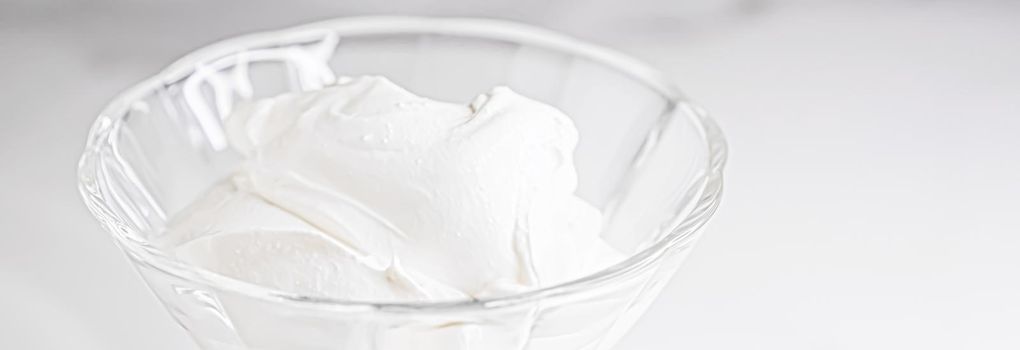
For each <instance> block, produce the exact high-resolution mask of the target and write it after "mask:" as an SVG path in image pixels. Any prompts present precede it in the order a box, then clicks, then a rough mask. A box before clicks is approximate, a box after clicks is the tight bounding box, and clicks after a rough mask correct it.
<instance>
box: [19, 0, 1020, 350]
mask: <svg viewBox="0 0 1020 350" xmlns="http://www.w3.org/2000/svg"><path fill="white" fill-rule="evenodd" d="M359 6H360V7H359ZM478 6H479V5H476V4H474V2H469V1H454V2H445V3H442V4H436V3H433V2H423V1H396V2H393V3H387V4H378V5H354V4H348V5H342V4H333V2H331V1H307V2H302V3H301V4H299V5H286V6H273V5H272V4H270V3H268V2H265V1H257V2H241V1H231V2H223V1H218V2H200V1H195V0H186V1H180V2H167V3H158V2H155V1H147V0H138V1H103V2H77V1H65V0H47V1H41V2H33V1H28V0H15V1H11V0H8V1H3V2H0V106H2V108H3V110H4V112H3V113H2V114H0V169H2V171H0V184H2V186H3V187H2V189H3V192H2V195H0V348H2V349H83V350H91V349H146V350H171V349H173V350H182V349H194V345H193V344H192V343H191V342H190V340H188V339H187V337H186V335H185V334H184V332H183V331H182V330H180V329H179V328H178V327H177V326H176V325H175V324H174V323H173V321H172V320H171V319H170V317H169V316H168V315H166V313H165V312H164V311H163V310H162V309H161V308H160V306H159V304H158V303H157V301H156V300H155V298H154V297H153V296H152V295H151V294H149V293H148V291H147V290H146V288H145V287H144V286H143V284H142V282H141V281H140V279H139V278H138V277H137V276H136V275H135V274H134V272H133V271H132V270H131V269H130V267H129V266H128V264H127V262H126V260H125V259H124V258H123V256H122V255H121V254H120V253H119V252H118V250H117V249H116V248H115V247H114V245H113V243H112V241H111V239H109V238H108V237H107V236H106V235H105V234H104V233H103V232H101V230H100V229H99V227H98V225H97V224H96V223H95V222H94V221H93V220H92V219H91V218H90V216H89V215H88V213H87V212H86V210H85V208H84V206H83V205H82V204H81V203H80V201H79V199H78V197H77V193H76V190H75V178H74V171H75V163H76V159H77V157H78V154H79V152H80V150H81V146H82V144H83V142H84V138H85V134H86V131H87V128H88V126H89V124H90V123H91V122H92V120H93V116H94V115H95V114H96V113H97V112H98V110H99V109H100V108H101V107H102V105H103V104H104V103H105V102H106V101H107V100H108V99H109V98H110V97H111V96H113V95H114V94H115V93H116V92H117V91H119V90H120V89H122V88H124V87H126V86H128V85H129V84H130V83H132V82H134V81H136V80H139V79H140V78H143V77H145V76H147V75H148V74H150V73H154V72H155V71H156V70H157V69H159V68H160V67H161V66H163V65H164V64H166V63H168V62H169V61H171V60H172V59H173V58H176V57H177V56H179V55H181V54H183V53H185V52H187V51H190V50H192V49H194V48H197V47H199V46H201V45H202V44H205V43H208V42H211V41H213V40H215V39H219V38H224V37H228V36H231V35H234V34H238V33H243V32H248V31H252V30H257V29H268V28H275V27H281V26H285V25H290V24H296V23H300V22H303V21H307V20H311V19H322V18H329V17H333V16H340V15H351V14H357V13H389V12H392V11H399V12H401V13H421V14H449V15H487V16H499V17H506V18H512V19H520V20H525V21H529V22H532V23H536V24H540V25H543V26H547V27H551V28H553V29H557V30H561V31H564V32H567V33H570V34H573V35H576V36H579V37H582V38H585V39H588V40H591V41H595V42H598V43H602V44H606V45H609V46H612V47H616V48H618V49H621V50H623V51H626V52H630V53H632V54H634V55H635V56H638V57H640V58H642V59H645V60H647V61H650V62H651V63H653V64H654V65H656V66H658V67H661V68H662V69H663V70H665V71H667V72H669V73H671V74H673V75H674V76H675V77H676V79H677V81H679V82H680V84H681V85H682V86H683V87H685V89H686V92H687V93H688V94H689V95H690V96H692V97H693V98H694V99H696V100H697V101H699V102H700V103H701V104H702V105H704V106H705V107H707V108H708V109H709V110H710V111H712V112H713V114H714V115H715V117H716V118H717V119H718V120H719V122H720V123H721V124H722V126H723V128H724V131H725V132H726V134H727V136H728V139H729V142H730V145H731V148H732V151H731V157H730V163H729V167H728V168H727V173H726V174H727V175H726V181H727V182H726V186H727V190H726V194H725V196H724V203H723V205H722V207H721V209H720V211H719V213H718V215H717V216H716V218H715V219H714V221H713V222H712V224H711V225H710V227H709V229H708V231H707V233H706V236H705V238H704V239H703V240H702V242H701V243H700V245H699V247H698V249H697V250H696V251H695V253H694V254H693V255H692V257H691V258H690V260H689V261H688V263H687V264H686V265H685V266H684V267H683V268H682V269H681V271H680V273H679V274H678V275H677V276H676V277H675V278H674V280H673V282H672V283H671V284H670V285H669V286H668V287H667V288H666V290H665V291H664V292H663V295H662V296H661V298H660V299H659V300H658V301H657V302H656V303H655V304H654V305H653V307H652V309H651V310H650V311H649V312H648V314H647V316H646V317H645V318H644V319H643V320H642V321H641V322H640V323H639V324H638V325H637V326H636V327H635V329H634V330H633V332H632V333H631V334H630V335H629V336H628V337H627V338H625V340H624V341H623V344H621V346H620V349H635V350H656V349H662V350H667V349H804V350H809V349H811V350H813V349H921V348H923V349H1017V348H1020V214H1018V212H1020V2H1009V1H968V2H965V1H956V2H952V1H885V2H871V1H861V2H851V1H844V2H837V1H813V2H812V1H755V0H744V1H736V0H733V1H720V2H709V3H697V4H690V3H683V2H678V4H671V2H670V1H666V0H661V1H627V2H612V1H608V0H604V1H575V2H562V1H557V2H551V3H546V2H543V1H538V0H534V1H524V2H516V3H515V2H509V1H507V2H503V1H498V2H493V3H488V4H486V5H485V6H484V7H478ZM280 7H283V8H280ZM242 8H244V9H246V10H245V11H240V9H242ZM225 17H226V18H230V19H229V21H222V20H219V19H220V18H225Z"/></svg>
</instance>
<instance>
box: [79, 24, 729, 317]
mask: <svg viewBox="0 0 1020 350" xmlns="http://www.w3.org/2000/svg"><path fill="white" fill-rule="evenodd" d="M323 33H335V34H339V35H340V36H343V35H359V34H362V35H364V34H398V33H433V34H445V35H458V36H468V37H474V38H479V39H492V40H503V41H512V42H519V43H522V44H527V45H534V46H540V47H545V48H550V49H554V50H557V51H560V52H568V53H571V54H574V55H578V56H583V57H585V58H586V59H590V60H592V61H595V62H598V63H600V64H603V65H606V66H608V67H610V68H613V69H616V70H618V71H620V72H622V73H625V74H627V75H628V76H629V77H631V78H634V79H637V80H639V81H640V82H642V83H644V84H646V85H648V86H649V87H651V88H653V89H654V90H656V91H658V92H659V93H661V94H662V95H663V96H664V97H665V98H667V99H668V100H669V101H670V102H671V103H675V105H676V108H679V109H683V110H684V112H686V113H685V114H687V115H690V116H691V117H692V118H691V122H693V123H694V124H695V125H696V126H698V127H699V128H700V129H699V130H697V131H698V132H699V133H700V134H701V135H702V136H703V137H704V142H705V145H706V149H707V150H708V156H707V157H706V159H707V160H706V162H707V164H705V170H704V175H703V176H702V178H701V179H700V181H701V185H700V189H699V192H700V193H699V195H698V196H697V201H696V202H694V204H693V205H692V206H691V209H690V210H689V211H688V214H687V216H686V217H684V218H683V219H682V220H675V221H674V222H676V224H674V225H673V227H671V228H670V229H669V233H668V234H666V235H663V236H662V237H661V238H660V239H659V240H658V241H656V242H655V243H654V244H651V245H649V246H648V247H646V248H644V249H642V250H640V251H638V252H636V253H634V254H632V255H630V256H629V257H628V258H627V259H625V260H623V261H621V262H619V263H617V264H615V265H613V266H610V267H608V268H605V269H603V270H600V271H598V272H595V273H592V274H588V275H585V276H582V277H579V278H577V279H573V280H570V281H567V282H563V283H560V284H556V285H552V286H547V287H542V288H538V289H534V290H530V291H527V292H523V293H517V294H511V295H505V296H499V297H492V298H480V299H469V300H458V301H440V302H371V301H361V300H347V299H340V298H329V297H318V296H307V295H300V294H296V293H289V292H284V291H279V290H276V289H272V288H269V287H263V286H260V285H256V284H252V283H248V282H244V281H241V280H236V279H233V278H230V277H227V276H223V275H220V274H217V273H214V272H212V271H209V270H206V269H204V268H201V267H197V266H194V265H191V264H187V263H185V262H183V261H180V260H177V259H174V258H172V257H170V256H169V255H167V254H165V253H163V252H162V251H161V250H159V249H156V248H155V247H152V246H151V245H149V244H148V243H147V242H145V241H143V240H140V239H137V238H135V237H137V235H134V234H133V232H132V231H133V229H131V228H130V227H128V226H127V225H125V224H124V223H123V220H122V219H121V218H119V217H118V216H117V215H116V214H114V213H113V211H112V210H110V209H109V207H107V206H106V204H105V203H104V201H103V198H102V195H101V194H100V193H99V191H98V189H97V188H96V184H95V181H94V175H93V174H95V172H96V170H97V168H96V166H95V158H96V157H97V156H99V154H100V153H101V152H103V150H104V148H105V147H106V145H109V144H110V138H111V137H112V136H114V135H115V132H113V131H114V130H115V129H116V128H117V126H118V125H119V124H118V123H117V121H118V120H120V119H122V118H123V117H124V115H125V113H124V112H125V111H127V110H128V108H129V107H130V105H131V103H132V102H133V101H136V100H138V99H140V98H141V97H143V96H146V95H148V94H149V93H150V92H152V91H154V90H156V89H157V88H158V87H160V86H163V85H164V84H168V83H171V82H173V81H176V80H177V79H179V78H181V77H183V76H186V75H189V74H191V73H192V72H194V71H195V70H196V69H199V68H198V67H196V63H199V62H204V61H208V60H210V59H215V58H218V57H222V56H225V55H229V54H232V53H235V52H237V51H239V50H244V49H247V48H250V47H252V46H259V45H265V44H266V43H273V42H285V41H300V40H303V39H307V38H321V37H322V34H323ZM726 157H727V145H726V141H725V139H724V137H723V134H722V132H721V131H720V130H719V127H718V126H717V124H716V123H715V122H714V121H713V120H712V119H711V118H710V117H709V116H708V115H707V114H706V113H705V111H704V110H703V109H701V108H699V107H697V106H696V105H694V104H692V103H691V102H690V101H689V100H688V99H687V98H686V97H684V96H683V95H682V94H681V93H680V91H679V89H677V88H676V87H675V86H674V85H673V84H672V83H671V82H670V80H669V79H668V78H666V76H665V75H664V74H662V73H660V72H659V71H657V70H655V69H653V68H651V67H650V66H648V65H646V64H645V63H642V62H640V61H638V60H635V59H633V58H631V57H629V56H627V55H624V54H622V53H619V52H617V51H615V50H612V49H607V48H603V47H600V46H596V45H593V44H588V43H585V42H582V41H580V40H577V39H574V38H571V37H568V36H566V35H563V34H559V33H556V32H553V31H550V30H547V29H542V28H538V27H534V26H531V25H525V24H521V23H517V22H511V21H504V20H495V19H479V18H463V17H405V16H363V17H341V18H336V19H331V20H325V21H319V22H313V23H310V24H304V25H298V26H294V27H290V28H285V29H279V30H272V31H264V32H258V33H253V34H247V35H242V36H237V37H234V38H230V39H226V40H221V41H218V42H216V43H214V44H211V45H208V46H205V47H203V48H200V49H198V50H195V51H193V52H191V53H189V54H187V55H185V56H184V57H183V58H180V59H178V60H177V61H175V62H174V63H172V64H170V65H169V66H167V68H165V69H164V70H162V71H160V72H159V73H157V74H156V75H154V76H152V77H150V78H148V79H145V80H143V81H142V82H139V83H137V84H135V85H133V86H132V87H130V88H128V89H127V90H125V91H123V92H122V93H120V94H118V95H117V96H116V97H115V98H114V99H113V100H111V101H110V102H109V103H108V104H107V105H106V107H104V109H103V111H102V112H101V113H100V115H99V116H98V118H97V119H96V121H95V122H94V123H93V125H92V128H91V129H90V131H89V136H88V140H87V143H86V146H85V150H84V152H83V154H82V156H81V159H80V160H79V163H78V189H79V192H80V194H81V196H82V198H83V200H84V201H85V204H86V206H87V207H88V208H89V210H90V211H91V212H92V214H93V216H94V217H95V218H96V219H97V220H98V221H100V223H101V224H102V226H103V228H104V229H105V230H107V231H108V232H109V233H110V234H111V235H113V236H114V238H115V241H116V243H117V245H118V246H120V248H121V249H122V250H124V252H125V253H126V254H127V255H128V256H129V257H130V258H132V260H133V263H136V264H141V265H145V266H147V267H150V268H153V269H155V270H158V271H160V272H162V273H165V274H168V275H171V276H173V277H176V278H180V279H183V280H187V281H190V282H194V283H198V284H200V285H203V286H207V287H210V288H212V289H216V290H224V291H228V292H232V293H238V294H241V295H244V296H250V297H254V298H258V299H262V300H265V301H270V302H276V303H285V304H288V305H290V306H294V307H311V308H315V309H331V310H333V309H335V310H342V311H346V312H358V311H374V312H395V313H405V312H446V311H468V310H474V309H494V308H505V307H512V306H515V305H520V304H526V303H529V302H531V301H537V300H545V299H550V298H559V297H567V296H572V295H576V294H580V293H584V292H586V291H591V290H595V289H597V288H598V287H600V286H602V285H605V284H607V283H610V282H612V281H614V280H619V279H621V278H623V277H626V276H630V275H633V274H636V273H641V272H642V271H645V270H647V269H649V268H651V267H654V266H655V265H656V264H655V263H656V262H657V261H658V260H660V259H662V258H663V257H664V256H665V255H666V253H668V252H670V251H673V250H678V249H682V248H683V247H686V246H688V245H690V244H692V243H693V242H694V241H695V240H696V239H697V237H698V233H699V232H700V229H701V227H702V226H704V224H705V223H706V222H707V221H708V220H709V218H710V217H711V216H712V214H713V213H714V212H715V210H716V209H717V208H718V206H719V202H720V197H721V194H722V173H723V168H724V166H725V163H726Z"/></svg>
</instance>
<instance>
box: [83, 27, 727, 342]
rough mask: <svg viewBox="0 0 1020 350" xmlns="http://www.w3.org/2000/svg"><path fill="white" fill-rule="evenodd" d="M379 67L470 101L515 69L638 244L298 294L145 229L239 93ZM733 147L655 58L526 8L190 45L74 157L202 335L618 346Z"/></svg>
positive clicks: (196, 175) (183, 195)
mask: <svg viewBox="0 0 1020 350" xmlns="http://www.w3.org/2000/svg"><path fill="white" fill-rule="evenodd" d="M366 74H372V75H383V76H386V77H388V78H390V79H391V80H393V81H394V82H396V83H398V84H399V85H402V86H404V87H406V88H408V89H409V90H411V91H413V92H416V93H418V94H421V95H424V96H427V97H431V98H436V99H441V100H447V101H461V102H465V103H466V102H468V101H469V99H471V98H472V97H474V96H475V95H477V94H478V93H480V92H484V91H487V90H488V89H489V88H491V87H493V86H497V85H507V86H509V87H511V88H512V89H514V90H516V91H517V92H519V93H522V94H524V95H525V96H529V97H531V98H535V99H538V100H541V101H544V102H546V103H549V104H551V105H554V106H556V107H558V108H560V109H562V110H563V111H564V112H566V113H567V115H569V116H571V118H573V119H574V121H575V123H576V125H577V127H578V129H579V131H580V135H581V136H580V143H579V145H578V149H577V152H576V163H577V164H576V165H577V169H578V172H579V195H580V196H581V197H583V198H585V199H587V200H588V201H590V202H592V203H593V204H595V205H596V206H598V207H600V208H601V209H602V210H603V212H604V213H605V217H606V222H605V232H604V233H603V236H604V238H605V239H606V240H607V241H608V242H610V243H611V244H612V245H614V246H615V247H616V248H617V249H619V250H621V251H624V252H627V253H628V254H629V258H628V259H626V260H625V261H623V262H621V263H619V264H616V265H615V266H612V267H610V268H608V269H606V270H603V271H601V272H598V273H596V274H593V275H589V276H583V277H581V278H579V279H577V280H574V281H571V282H568V283H564V284H561V285H556V286H549V287H546V288H542V289H539V290H534V291H530V292H527V293H522V294H517V295H510V296H504V297H497V298H492V299H485V300H470V301H462V302H447V303H385V304H380V303H369V302H363V301H357V300H336V299H328V298H316V297H309V296H304V295H294V294H290V293H285V292H281V291H276V290H271V289H267V288H264V287H260V286H257V285H252V284H248V283H245V282H243V281H238V280H233V279H230V278H227V277H224V276H221V275H217V274H215V273H212V272H210V271H207V270H204V269H201V268H198V267H196V266H189V265H187V264H185V263H182V262H180V261H177V260H175V259H173V258H172V257H170V256H168V255H166V254H164V252H162V251H161V250H160V249H157V248H156V247H155V246H153V245H152V244H151V242H153V241H154V240H155V239H157V238H159V237H158V236H159V235H160V234H161V232H162V231H161V229H162V228H163V227H164V225H165V223H166V221H167V219H168V218H170V217H173V216H174V215H175V214H176V213H177V212H179V211H180V210H181V209H182V208H184V207H185V206H186V205H187V204H188V203H189V202H191V201H192V200H194V199H195V198H196V197H197V196H199V195H200V194H201V193H202V192H204V191H205V190H206V189H208V188H209V187H210V186H211V185H212V184H214V183H216V182H218V181H219V180H221V179H222V178H223V177H225V176H226V175H227V174H228V173H229V172H230V171H231V170H232V167H233V166H235V165H236V164H237V162H238V157H237V155H236V154H234V152H233V151H232V150H230V149H229V148H228V147H227V146H226V143H225V142H224V138H223V134H222V129H221V126H220V120H221V118H222V117H223V116H225V115H226V114H227V113H228V112H229V111H230V109H231V107H232V106H233V104H234V102H235V101H239V100H248V99H253V98H260V97H266V96H272V95H276V94H279V93H283V92H286V91H294V90H309V89H318V88H321V87H322V86H324V85H328V84H330V83H332V82H333V81H334V80H335V79H336V77H338V76H343V75H347V76H357V75H366ZM725 157H726V147H725V143H724V140H723V138H722V135H721V134H720V132H719V130H718V129H717V127H716V125H715V124H714V123H713V122H712V121H711V120H710V119H709V118H708V117H706V116H705V114H704V113H703V112H702V111H701V110H700V109H698V108H696V107H694V106H692V105H691V104H690V103H689V102H688V101H687V100H686V99H684V98H683V97H682V96H681V95H680V93H679V92H678V91H677V90H676V89H675V88H674V87H673V85H672V84H671V83H669V82H668V80H667V79H666V78H665V77H664V76H663V75H662V74H660V73H658V72H656V71H655V70H653V69H650V68H649V67H647V66H646V65H644V64H642V63H639V62H637V61H634V60H632V59H630V58H628V57H626V56H623V55H621V54H619V53H616V52H613V51H610V50H607V49H603V48H600V47H596V46H593V45H590V44H585V43H582V42H579V41H576V40H573V39H570V38H566V37H563V36H561V35H558V34H555V33H551V32H548V31H545V30H541V29H536V28H532V27H528V26H524V25H520V24H513V23H506V22H497V21H491V20H478V19H434V18H433V19H427V18H404V17H401V18H392V17H385V18H380V17H370V18H346V19H338V20H333V21H327V22H321V23H315V24H311V25H305V26H300V27H296V28H291V29H286V30H281V31H274V32H268V33H260V34H254V35H247V36H243V37H238V38H234V39H230V40H226V41H223V42H220V43H218V44H215V45H212V46H209V47H206V48H204V49H201V50H198V51H196V52H194V53H192V54H189V55H187V56H186V57H184V58H183V59H181V60H179V61H178V62H176V63H174V64H172V65H171V66H170V67H168V68H167V69H165V70H164V71H163V72H161V73H159V74H157V75H156V76H154V77H152V78H149V79H147V80H145V81H143V82H141V83H139V84H137V85H135V86H134V87H132V88H130V89H129V90H127V91H126V92H124V93H122V94H121V95H120V96H118V97H117V98H115V99H114V100H113V101H112V102H110V104H109V105H108V106H107V107H106V108H105V110H104V111H103V112H102V114H101V115H100V116H99V118H98V120H96V122H95V124H94V126H93V128H92V130H91V132H90V134H89V138H88V143H87V146H86V150H85V152H84V154H83V156H82V158H81V162H80V165H79V181H80V184H79V186H80V190H81V193H82V196H83V197H84V200H85V203H86V205H87V206H88V207H89V209H90V210H91V211H92V213H93V214H94V215H95V217H96V218H97V219H98V220H99V222H100V223H101V224H102V225H103V227H104V228H105V229H106V230H107V231H109V232H110V233H111V234H112V235H113V237H114V238H115V240H116V242H117V244H118V245H119V246H120V247H121V248H122V249H123V250H124V252H126V254H127V255H128V257H129V258H130V261H131V262H132V263H133V264H134V265H135V266H136V268H137V270H138V271H139V273H140V275H141V276H142V277H143V278H144V280H145V281H146V282H147V283H148V285H149V286H150V287H151V288H152V290H153V291H154V292H155V294H156V296H157V297H158V298H159V299H160V300H161V301H162V302H163V304H164V305H165V306H166V308H167V309H168V310H169V311H170V313H171V314H172V316H173V317H174V318H175V319H176V320H177V322H179V323H180V324H181V326H183V327H184V328H185V329H187V331H188V332H189V334H191V336H192V337H193V338H194V340H195V341H196V342H197V343H198V344H199V345H200V346H201V347H202V348H204V349H260V350H270V349H272V350H277V349H279V350H305V349H316V350H318V349H352V350H360V349H376V350H391V349H400V350H403V349H445V350H449V349H454V350H455V349H487V350H501V349H530V350H535V349H556V350H571V349H608V348H611V347H612V346H613V345H614V344H615V343H616V341H617V340H618V339H619V338H620V337H621V336H622V335H623V334H624V333H625V332H626V331H627V330H628V329H629V328H630V326H631V325H632V324H633V323H634V322H635V321H636V320H637V318H638V317H639V316H640V315H641V314H642V313H643V312H644V310H645V308H647V307H648V305H649V304H650V303H651V302H652V300H653V299H654V298H655V296H656V295H657V294H658V292H659V291H660V289H661V288H662V286H663V285H664V284H665V283H666V281H667V280H668V279H669V277H670V276H671V275H672V274H673V273H674V272H675V271H676V269H677V267H678V266H679V265H680V263H681V262H682V261H683V260H684V257H685V256H686V255H687V253H688V252H689V251H690V250H691V247H692V245H693V243H694V242H695V240H696V239H697V237H698V232H699V230H700V228H701V227H702V225H703V224H704V223H705V222H706V221H707V220H708V218H709V217H710V216H711V215H712V213H713V212H714V210H715V208H716V207H717V205H718V203H719V195H720V191H721V188H722V168H723V163H724V161H725Z"/></svg>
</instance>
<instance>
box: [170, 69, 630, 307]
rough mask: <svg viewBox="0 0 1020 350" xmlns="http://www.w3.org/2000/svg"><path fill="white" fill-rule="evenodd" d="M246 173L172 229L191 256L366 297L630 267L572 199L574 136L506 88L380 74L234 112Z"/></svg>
mask: <svg viewBox="0 0 1020 350" xmlns="http://www.w3.org/2000/svg"><path fill="white" fill-rule="evenodd" d="M224 127H225V130H226V135H227V139H228V142H229V143H230V145H231V146H232V147H233V148H234V149H235V150H236V151H237V152H239V153H240V154H241V155H243V156H244V159H245V160H244V162H243V164H242V166H241V167H240V168H239V169H238V170H237V171H236V173H235V174H234V175H233V176H231V177H230V178H229V179H226V180H224V181H223V183H222V184H220V185H218V186H216V187H215V188H214V189H212V190H211V191H209V192H208V193H207V194H206V195H204V196H203V197H202V198H200V199H199V200H198V201H196V202H195V203H194V204H192V205H191V207H189V209H188V210H186V211H185V212H184V213H182V214H181V215H179V216H178V217H176V218H175V219H174V220H173V222H171V224H170V227H169V230H170V232H172V233H173V234H172V235H171V236H172V237H175V238H174V239H175V240H176V241H175V242H174V244H173V246H174V248H173V252H174V253H175V254H176V255H177V256H178V257H179V258H181V259H183V260H185V261H188V262H191V263H194V264H197V265H199V266H202V267H204V268H207V269H209V270H212V271H214V272H217V273H220V274H223V275H226V276H229V277H233V278H236V279H239V280H243V281H247V282H250V283H255V284H259V285H263V286H266V287H270V288H275V289H279V290H282V291H287V292H293V293H299V294H304V295H314V296H326V297H333V298H344V299H354V300H364V301H440V300H457V299H464V298H484V297H492V296H501V295H508V294H513V293H518V292H522V291H526V290H530V289H535V288H539V287H544V286H551V285H555V284H559V283H562V282H566V281H569V280H572V279H575V278H578V277H582V276H584V275H586V274H590V273H593V272H595V271H597V270H599V269H602V268H604V267H607V266H608V265H610V264H612V263H615V262H617V261H619V260H621V259H622V256H621V254H620V253H618V252H617V251H616V250H614V249H613V248H612V247H610V246H609V245H607V244H606V243H605V242H604V241H603V240H602V239H601V238H600V237H599V234H600V232H601V229H602V228H601V223H602V217H601V214H600V212H599V210H598V209H596V208H595V207H593V206H591V205H590V204H588V203H587V202H585V201H584V200H582V199H581V198H579V197H577V196H576V195H575V194H574V192H575V190H576V187H577V172H576V170H575V168H574V164H573V163H574V162H573V151H574V148H575V146H576V144H577V138H578V134H577V130H576V128H575V127H574V125H573V123H572V122H571V120H570V118H568V117H567V116H566V115H564V114H563V113H562V112H560V111H559V110H557V109H555V108H553V107H551V106H548V105H546V104H543V103H540V102H537V101H535V100H531V99H528V98H526V97H523V96H521V95H519V94H517V93H515V92H513V91H511V90H510V89H508V88H506V87H496V88H494V89H492V90H491V91H490V92H488V93H485V94H482V95H480V96H478V97H477V98H476V99H475V100H474V101H473V102H472V103H471V104H469V105H466V106H465V105H460V104H454V103H447V102H440V101H435V100H431V99H427V98H423V97H419V96H416V95H414V94H412V93H410V92H408V91H407V90H404V89H402V88H401V87H399V86H397V85H395V84H393V83H392V82H390V81H389V80H387V79H385V78H382V77H370V76H367V77H358V78H343V79H340V81H339V82H338V83H337V84H336V85H334V86H329V87H326V88H323V89H321V90H316V91H309V92H301V93H288V94H283V95H279V96H276V97H272V98H268V99H263V100H258V101H254V102H252V103H248V104H243V105H239V106H237V107H236V108H235V109H234V111H233V112H232V113H231V115H230V116H229V117H228V118H227V120H226V121H225V126H224Z"/></svg>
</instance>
